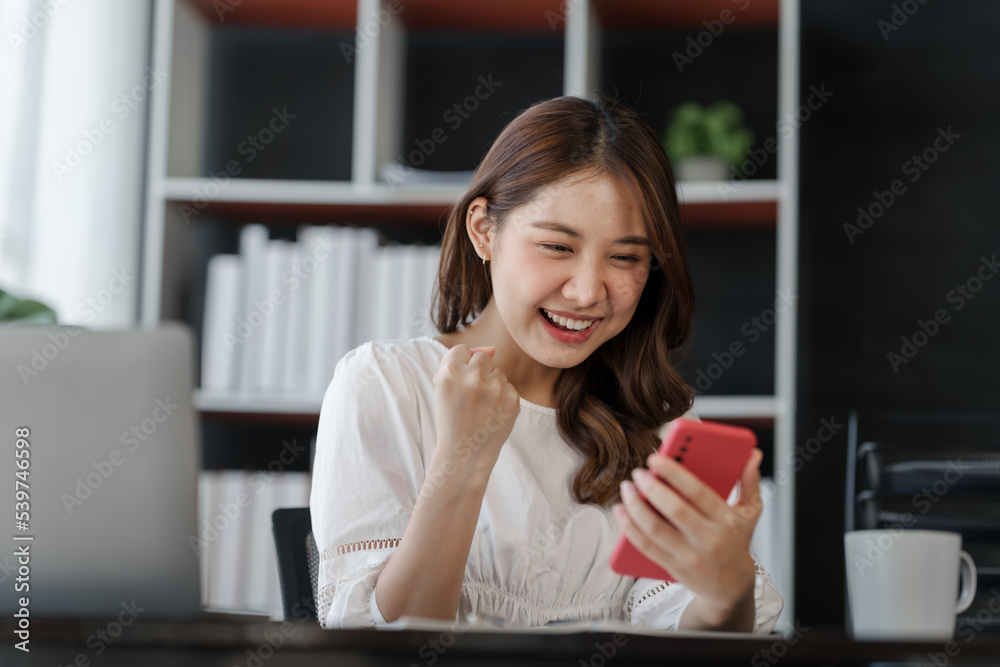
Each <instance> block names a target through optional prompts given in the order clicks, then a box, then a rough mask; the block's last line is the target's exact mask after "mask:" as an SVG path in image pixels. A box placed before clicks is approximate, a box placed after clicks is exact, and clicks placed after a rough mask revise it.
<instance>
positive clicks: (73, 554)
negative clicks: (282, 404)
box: [0, 324, 201, 619]
mask: <svg viewBox="0 0 1000 667" xmlns="http://www.w3.org/2000/svg"><path fill="white" fill-rule="evenodd" d="M193 371H194V352H193V343H192V335H191V332H190V330H189V329H188V328H187V327H186V326H184V325H180V324H170V325H165V326H163V327H162V328H160V329H157V330H146V331H143V330H131V331H87V330H83V329H79V328H73V327H66V326H50V327H0V517H3V519H2V520H0V542H3V543H5V544H6V545H7V546H5V547H3V548H0V612H2V613H3V614H4V615H5V616H6V617H7V618H10V614H12V613H17V612H18V610H19V609H21V607H22V603H23V602H24V601H23V600H21V598H27V601H28V604H29V609H30V614H31V617H33V618H34V617H39V616H44V617H68V616H73V617H79V616H104V617H108V616H112V615H113V616H119V615H122V614H130V615H133V616H138V617H140V618H143V619H153V618H181V617H192V618H193V617H197V616H198V615H199V605H200V593H199V578H198V577H199V574H198V556H197V554H196V553H195V550H194V548H193V547H192V545H191V541H190V538H191V537H192V536H194V535H197V532H196V531H197V475H198V470H199V467H200V465H199V464H200V461H199V455H200V451H201V450H200V443H199V434H198V431H197V424H198V421H197V416H196V414H195V412H194V409H193V407H192V405H191V390H192V386H193V384H192V380H193ZM24 452H27V453H24ZM21 491H24V492H26V493H19V492H21ZM18 502H22V503H25V504H20V505H16V504H15V503H18ZM25 551H27V556H26V557H22V556H20V554H23V553H24V552H25ZM25 560H26V561H27V562H26V565H27V568H28V572H27V574H25V573H24V572H23V571H19V568H20V567H21V566H22V565H23V564H25V562H24V561H25Z"/></svg>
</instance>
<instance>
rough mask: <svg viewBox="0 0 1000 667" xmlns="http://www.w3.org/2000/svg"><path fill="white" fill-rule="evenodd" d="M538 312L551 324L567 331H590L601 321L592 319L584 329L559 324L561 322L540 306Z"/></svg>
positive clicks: (576, 332)
mask: <svg viewBox="0 0 1000 667" xmlns="http://www.w3.org/2000/svg"><path fill="white" fill-rule="evenodd" d="M538 312H539V313H541V314H542V317H544V318H545V319H546V320H547V321H548V323H549V324H551V325H552V326H554V327H555V328H556V329H559V330H560V331H565V332H566V333H574V334H579V333H583V332H585V331H589V330H590V329H593V328H594V326H595V325H596V324H597V323H598V322H600V321H601V320H600V319H595V320H591V322H590V324H589V325H588V326H586V327H584V328H583V329H570V328H569V327H566V326H563V325H562V324H559V322H556V321H555V320H553V319H552V318H551V317H549V316H548V314H546V312H545V309H544V308H539V309H538Z"/></svg>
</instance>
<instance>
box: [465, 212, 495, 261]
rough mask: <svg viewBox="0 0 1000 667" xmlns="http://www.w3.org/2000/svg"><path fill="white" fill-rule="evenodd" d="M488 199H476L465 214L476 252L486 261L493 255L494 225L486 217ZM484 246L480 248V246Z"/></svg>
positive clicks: (470, 238) (466, 225) (467, 229)
mask: <svg viewBox="0 0 1000 667" xmlns="http://www.w3.org/2000/svg"><path fill="white" fill-rule="evenodd" d="M487 204H488V201H487V199H486V197H476V198H475V199H473V200H472V201H471V202H469V208H468V209H467V211H466V214H465V228H466V231H467V232H468V234H469V240H470V241H472V246H473V248H474V249H475V250H476V252H477V253H478V254H479V255H480V257H482V256H483V255H485V256H486V259H489V258H490V255H491V254H492V245H491V243H492V239H493V225H492V223H491V222H490V220H489V218H488V217H487V216H486V206H487ZM480 243H481V244H482V248H480V246H479V244H480Z"/></svg>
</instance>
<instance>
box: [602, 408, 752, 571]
mask: <svg viewBox="0 0 1000 667" xmlns="http://www.w3.org/2000/svg"><path fill="white" fill-rule="evenodd" d="M756 446H757V436H756V435H754V432H753V431H751V430H750V429H748V428H743V427H742V426H730V425H729V424H719V423H717V422H697V421H692V420H690V419H675V420H674V421H672V422H671V423H670V425H669V426H668V427H667V432H666V434H665V435H664V437H663V442H662V443H660V449H659V453H660V454H662V455H663V456H669V457H670V458H672V459H674V460H675V461H677V462H678V463H680V464H681V465H683V466H684V467H685V468H687V469H688V470H689V471H691V472H692V473H694V474H695V476H697V477H698V478H699V479H700V480H701V481H703V482H704V483H705V484H707V485H708V486H709V487H711V489H712V490H713V491H715V492H716V493H717V494H719V497H721V498H722V499H723V500H725V499H727V498H728V497H729V494H730V493H731V492H732V490H733V488H734V487H735V486H736V482H738V481H739V479H740V473H742V472H743V468H744V467H745V466H746V464H747V461H748V460H750V453H751V452H752V451H753V448H754V447H756ZM654 474H655V473H654ZM639 495H640V497H642V499H643V500H646V496H645V495H643V494H642V493H641V492H640V493H639ZM653 511H656V509H655V508H653ZM657 513H658V514H659V512H657ZM660 516H663V515H662V514H661V515H660ZM609 563H610V565H611V569H612V570H614V571H615V572H617V573H618V574H624V575H628V576H631V577H636V578H639V577H648V578H651V579H663V580H664V581H668V582H674V581H676V579H674V578H673V577H671V576H670V573H669V572H667V571H666V570H664V569H663V568H662V567H660V566H659V565H657V564H656V563H654V562H653V561H651V560H649V559H648V558H646V557H645V556H644V555H642V553H640V552H639V550H638V549H636V548H635V547H634V546H632V543H631V542H629V541H628V538H627V537H625V533H622V534H621V536H620V537H619V538H618V543H617V544H616V545H615V549H614V551H613V552H612V553H611V558H610V560H609Z"/></svg>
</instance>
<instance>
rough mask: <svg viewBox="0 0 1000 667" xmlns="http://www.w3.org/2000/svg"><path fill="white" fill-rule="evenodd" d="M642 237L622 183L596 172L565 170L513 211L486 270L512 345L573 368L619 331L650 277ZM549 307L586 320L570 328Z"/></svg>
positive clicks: (547, 362) (648, 257)
mask: <svg viewBox="0 0 1000 667" xmlns="http://www.w3.org/2000/svg"><path fill="white" fill-rule="evenodd" d="M645 239H646V230H645V228H644V225H643V224H642V219H641V217H640V214H639V212H638V209H637V207H635V206H634V205H633V204H632V200H631V196H630V193H629V192H628V189H627V186H626V185H624V184H623V183H620V182H618V181H617V180H615V179H612V178H610V177H608V176H600V175H597V174H596V173H595V172H589V171H588V172H583V173H580V172H578V173H575V174H571V175H570V176H568V177H566V178H564V179H562V180H561V181H558V182H556V183H554V184H553V185H551V186H549V187H547V188H545V189H543V190H542V191H541V192H540V193H539V194H538V196H537V197H536V198H535V199H534V200H533V201H532V202H530V203H528V204H525V205H524V206H521V207H519V208H517V209H515V210H514V211H512V212H511V213H510V215H509V217H508V220H507V225H506V227H505V228H504V231H503V234H502V235H501V236H500V238H499V248H497V247H496V242H494V245H493V250H494V252H493V257H492V259H491V265H490V271H491V275H492V278H493V293H494V298H495V300H496V306H497V309H498V312H499V313H500V316H501V318H502V319H503V322H504V324H505V326H506V328H507V330H508V332H509V333H510V335H511V337H512V338H513V339H514V341H515V342H516V343H517V344H518V346H519V347H520V348H521V349H522V350H523V351H524V352H525V353H526V354H527V355H528V356H530V357H532V358H534V359H535V360H536V361H538V362H540V363H542V364H545V365H546V366H550V367H554V368H570V367H572V366H576V365H577V364H579V363H581V362H582V361H584V360H585V359H586V358H587V357H588V356H590V354H591V353H593V352H594V350H596V349H597V348H598V347H600V346H601V345H602V344H603V343H604V342H605V341H607V340H609V339H611V338H612V337H614V336H616V335H617V334H618V333H620V332H621V331H622V330H623V329H624V328H625V326H626V325H627V324H628V323H629V321H630V320H631V319H632V314H633V313H634V312H635V309H636V306H637V305H638V303H639V297H640V295H641V294H642V290H643V287H644V286H645V284H646V279H647V278H648V276H649V271H650V262H651V258H652V253H651V251H650V248H649V246H648V244H647V243H646V241H645ZM545 310H548V311H549V312H551V313H553V314H555V315H557V316H558V315H564V316H566V317H568V318H569V317H572V318H573V319H574V320H577V322H579V321H580V320H584V321H591V323H590V325H589V326H587V327H586V328H585V329H584V330H583V331H580V332H568V331H565V330H564V327H562V326H560V325H559V324H557V323H554V322H552V320H551V319H550V318H549V317H548V316H547V315H546V313H545V312H544V311H545ZM573 316H575V317H573ZM564 324H568V325H570V326H573V323H572V322H565V321H564ZM579 326H580V325H579V324H576V326H575V327H574V328H579Z"/></svg>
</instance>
